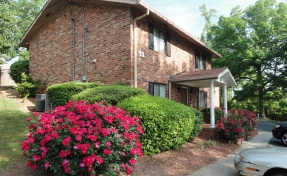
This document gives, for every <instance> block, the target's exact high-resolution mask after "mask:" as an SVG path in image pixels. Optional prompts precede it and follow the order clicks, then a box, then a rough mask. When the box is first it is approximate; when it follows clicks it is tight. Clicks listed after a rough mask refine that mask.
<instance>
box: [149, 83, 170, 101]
mask: <svg viewBox="0 0 287 176" xmlns="http://www.w3.org/2000/svg"><path fill="white" fill-rule="evenodd" d="M149 94H151V95H153V96H160V97H166V85H165V84H158V83H154V82H150V83H149Z"/></svg>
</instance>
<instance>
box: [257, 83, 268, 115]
mask: <svg viewBox="0 0 287 176" xmlns="http://www.w3.org/2000/svg"><path fill="white" fill-rule="evenodd" d="M258 98H259V116H260V117H263V118H265V117H266V116H265V111H264V96H263V90H262V88H260V89H259V97H258Z"/></svg>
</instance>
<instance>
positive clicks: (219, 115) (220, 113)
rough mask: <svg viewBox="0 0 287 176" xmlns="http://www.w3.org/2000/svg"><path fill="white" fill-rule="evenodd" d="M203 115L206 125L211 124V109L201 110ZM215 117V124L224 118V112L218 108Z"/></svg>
mask: <svg viewBox="0 0 287 176" xmlns="http://www.w3.org/2000/svg"><path fill="white" fill-rule="evenodd" d="M201 112H202V114H203V121H204V123H205V124H210V108H204V109H202V110H201ZM214 116H215V123H217V122H219V121H220V120H221V118H222V117H223V116H224V112H223V111H222V110H221V109H220V108H218V107H216V108H214Z"/></svg>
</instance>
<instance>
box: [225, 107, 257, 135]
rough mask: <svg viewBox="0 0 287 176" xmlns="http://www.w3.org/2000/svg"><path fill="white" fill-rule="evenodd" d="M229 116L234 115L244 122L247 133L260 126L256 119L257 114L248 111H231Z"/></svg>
mask: <svg viewBox="0 0 287 176" xmlns="http://www.w3.org/2000/svg"><path fill="white" fill-rule="evenodd" d="M228 112H229V114H232V115H233V116H235V117H236V118H237V119H241V120H242V125H243V126H244V128H245V130H246V131H251V130H253V129H254V128H256V126H257V124H258V120H257V117H256V114H255V113H253V112H251V111H248V110H242V109H239V110H237V109H231V110H229V111H228Z"/></svg>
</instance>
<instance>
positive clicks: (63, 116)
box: [22, 101, 144, 176]
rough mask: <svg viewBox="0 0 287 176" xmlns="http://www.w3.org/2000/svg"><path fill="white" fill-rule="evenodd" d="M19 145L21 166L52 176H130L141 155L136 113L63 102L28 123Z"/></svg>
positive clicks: (29, 119) (96, 104) (139, 128)
mask: <svg viewBox="0 0 287 176" xmlns="http://www.w3.org/2000/svg"><path fill="white" fill-rule="evenodd" d="M26 120H27V121H28V122H31V124H30V125H29V133H28V134H27V139H26V140H25V141H24V142H23V143H22V150H23V151H24V154H23V155H24V156H25V157H26V158H27V159H28V161H27V166H28V167H31V168H32V169H34V170H37V171H38V172H40V173H51V174H53V175H83V176H85V175H91V176H92V175H109V176H112V175H118V174H119V172H120V171H124V172H126V173H127V174H131V173H132V170H133V168H134V166H135V163H136V161H137V160H136V159H137V158H138V157H140V156H142V155H143V152H142V145H141V143H140V141H139V136H140V135H142V134H143V133H144V132H143V130H142V127H141V125H140V120H139V118H138V117H131V116H130V115H129V114H128V113H127V112H125V111H124V110H123V109H120V108H117V107H114V106H104V105H102V104H99V103H95V104H88V103H85V102H84V101H79V102H68V103H67V104H66V105H64V106H58V107H56V108H55V109H54V110H52V111H51V112H50V113H43V114H41V115H40V118H39V120H38V121H37V122H33V121H31V120H32V119H31V118H27V119H26Z"/></svg>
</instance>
